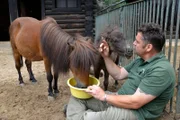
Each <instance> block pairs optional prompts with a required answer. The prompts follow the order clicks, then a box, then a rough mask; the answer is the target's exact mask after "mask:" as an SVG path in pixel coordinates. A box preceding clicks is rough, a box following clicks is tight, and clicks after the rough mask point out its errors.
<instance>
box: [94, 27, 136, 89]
mask: <svg viewBox="0 0 180 120" xmlns="http://www.w3.org/2000/svg"><path fill="white" fill-rule="evenodd" d="M103 39H104V40H106V42H107V43H108V45H109V48H110V57H111V59H112V60H113V61H114V62H115V63H116V64H119V57H120V56H125V57H126V58H130V57H131V56H132V55H133V54H132V53H133V49H132V48H130V47H129V45H128V43H127V41H126V39H125V38H124V36H123V34H122V33H121V32H120V29H119V27H117V26H107V27H106V28H105V29H104V31H103V32H102V33H101V34H100V35H99V36H98V38H97V40H95V42H94V45H95V47H96V48H98V47H99V45H100V44H101V41H102V40H103ZM101 70H103V71H104V83H103V84H104V89H105V90H107V89H108V84H109V73H108V71H107V69H106V66H105V63H104V60H103V58H102V57H99V59H98V60H97V64H96V65H95V66H94V76H95V77H96V78H99V76H100V71H101ZM117 84H118V82H117V80H115V86H117Z"/></svg>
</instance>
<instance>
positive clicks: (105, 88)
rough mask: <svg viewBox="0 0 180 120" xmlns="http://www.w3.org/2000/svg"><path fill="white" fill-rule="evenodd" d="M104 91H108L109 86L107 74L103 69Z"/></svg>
mask: <svg viewBox="0 0 180 120" xmlns="http://www.w3.org/2000/svg"><path fill="white" fill-rule="evenodd" d="M103 84H104V90H107V89H108V85H109V73H108V71H107V70H106V69H104V82H103Z"/></svg>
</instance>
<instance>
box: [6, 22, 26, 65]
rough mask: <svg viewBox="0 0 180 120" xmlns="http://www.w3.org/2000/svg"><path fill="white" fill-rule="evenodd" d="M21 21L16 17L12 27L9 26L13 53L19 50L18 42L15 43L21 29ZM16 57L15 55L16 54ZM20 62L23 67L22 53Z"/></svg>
mask: <svg viewBox="0 0 180 120" xmlns="http://www.w3.org/2000/svg"><path fill="white" fill-rule="evenodd" d="M20 27H21V25H20V23H19V21H18V20H17V19H16V20H14V21H13V22H12V23H11V25H10V27H9V36H10V43H11V48H12V52H13V55H14V54H15V53H16V52H17V47H16V44H15V38H16V36H17V34H18V32H19V30H20ZM14 57H15V56H14ZM19 57H20V59H19V61H18V62H19V63H20V66H21V67H22V66H23V58H22V55H20V54H19Z"/></svg>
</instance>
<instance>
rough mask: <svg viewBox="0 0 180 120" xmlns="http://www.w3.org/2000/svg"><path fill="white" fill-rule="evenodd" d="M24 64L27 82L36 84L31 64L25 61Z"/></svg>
mask: <svg viewBox="0 0 180 120" xmlns="http://www.w3.org/2000/svg"><path fill="white" fill-rule="evenodd" d="M25 64H26V67H27V71H28V73H29V80H30V81H32V82H37V80H36V79H35V78H34V74H33V72H32V62H31V61H30V60H27V59H26V60H25Z"/></svg>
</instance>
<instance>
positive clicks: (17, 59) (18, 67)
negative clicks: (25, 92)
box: [13, 52, 24, 85]
mask: <svg viewBox="0 0 180 120" xmlns="http://www.w3.org/2000/svg"><path fill="white" fill-rule="evenodd" d="M13 55H14V60H15V66H16V70H17V72H18V75H19V78H18V79H19V84H20V85H23V84H24V81H23V78H22V75H21V67H22V66H23V59H22V56H21V55H20V54H19V53H15V52H14V53H13Z"/></svg>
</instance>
